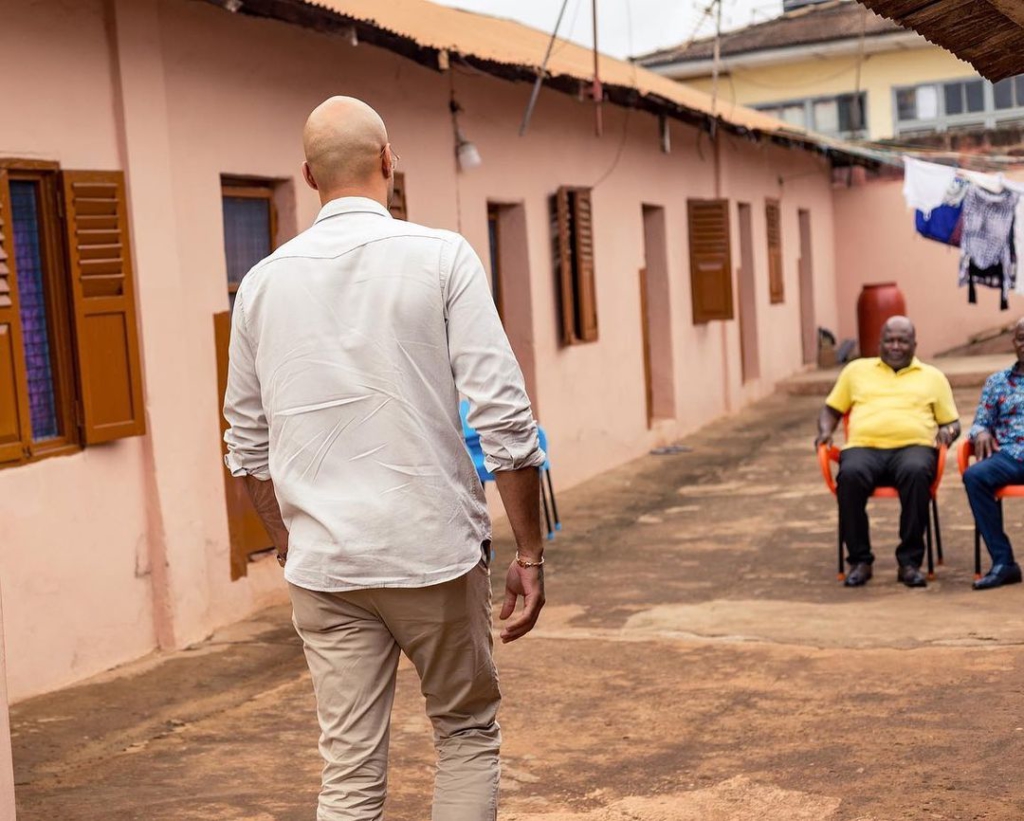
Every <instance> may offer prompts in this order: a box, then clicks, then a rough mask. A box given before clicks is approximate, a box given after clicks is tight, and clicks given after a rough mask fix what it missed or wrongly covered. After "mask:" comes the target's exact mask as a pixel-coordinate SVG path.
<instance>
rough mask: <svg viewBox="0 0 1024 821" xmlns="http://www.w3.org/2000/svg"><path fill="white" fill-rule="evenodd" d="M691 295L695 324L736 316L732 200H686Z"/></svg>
mask: <svg viewBox="0 0 1024 821" xmlns="http://www.w3.org/2000/svg"><path fill="white" fill-rule="evenodd" d="M686 209H687V218H688V219H687V222H688V225H687V228H688V234H689V239H690V298H691V300H692V303H693V321H694V323H695V324H701V323H704V322H711V321H712V320H716V319H732V318H733V306H732V251H731V244H730V243H731V240H730V236H729V201H728V200H689V201H687V203H686Z"/></svg>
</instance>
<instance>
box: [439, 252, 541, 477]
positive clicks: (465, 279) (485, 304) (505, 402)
mask: <svg viewBox="0 0 1024 821" xmlns="http://www.w3.org/2000/svg"><path fill="white" fill-rule="evenodd" d="M445 256H446V257H447V259H443V260H442V265H441V267H442V273H443V274H447V276H446V279H445V281H444V299H445V311H446V319H447V323H448V352H449V357H450V359H451V365H452V374H453V376H454V377H455V385H456V387H457V388H458V389H459V391H460V392H461V393H462V395H463V396H465V397H466V398H467V399H468V400H469V414H468V416H467V422H469V424H470V426H472V427H473V428H475V429H476V432H477V433H479V434H480V447H481V449H482V450H483V452H484V465H485V467H486V468H487V469H488V470H489V471H491V472H492V473H494V472H497V471H507V470H519V469H520V468H527V467H540V466H541V465H542V464H544V461H545V458H546V457H545V454H544V451H543V450H541V448H540V441H539V439H538V436H537V423H536V421H535V420H534V418H533V410H532V408H531V407H530V399H529V397H528V396H527V395H526V386H525V384H524V381H523V374H522V371H521V370H520V368H519V363H518V362H517V361H516V358H515V354H513V353H512V347H511V345H509V342H508V337H506V336H505V329H504V328H502V326H501V319H500V318H499V317H498V311H497V309H496V308H495V306H494V299H493V297H492V296H491V290H490V287H489V286H488V284H487V274H486V273H485V272H484V268H483V265H482V263H481V262H480V258H479V257H478V256H477V255H476V253H475V252H474V251H473V249H472V248H471V247H470V245H469V243H468V242H466V240H465V239H463V238H462V237H461V236H457V235H456V238H455V240H454V241H453V243H451V244H450V245H448V246H447V247H446V253H445Z"/></svg>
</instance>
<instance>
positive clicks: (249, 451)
mask: <svg viewBox="0 0 1024 821" xmlns="http://www.w3.org/2000/svg"><path fill="white" fill-rule="evenodd" d="M224 418H225V419H226V420H227V422H228V429H227V430H226V431H225V432H224V441H225V442H226V443H227V446H228V452H227V455H226V456H225V457H224V463H225V464H226V465H227V466H228V470H230V471H231V475H232V476H253V477H255V478H257V479H260V480H261V481H266V480H268V479H269V478H270V455H269V454H270V431H269V428H268V427H267V417H266V414H265V413H264V410H263V398H262V396H261V394H260V380H259V377H258V376H257V374H256V356H255V352H254V350H253V346H252V341H251V340H250V339H249V334H248V329H247V328H246V325H245V305H244V300H243V296H242V289H241V288H240V289H239V291H238V293H237V294H236V296H235V308H234V311H233V313H232V316H231V343H230V346H229V348H228V384H227V390H225V392H224Z"/></svg>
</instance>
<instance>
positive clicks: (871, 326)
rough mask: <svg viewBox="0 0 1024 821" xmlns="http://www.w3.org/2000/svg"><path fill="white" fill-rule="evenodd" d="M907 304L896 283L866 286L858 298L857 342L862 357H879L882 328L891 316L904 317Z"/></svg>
mask: <svg viewBox="0 0 1024 821" xmlns="http://www.w3.org/2000/svg"><path fill="white" fill-rule="evenodd" d="M906 313H907V303H906V302H905V301H904V299H903V292H902V291H900V289H899V288H898V287H897V286H896V283H895V282H879V283H876V284H874V285H865V286H864V287H863V288H862V289H861V292H860V296H859V297H858V298H857V341H858V343H859V344H860V355H861V356H878V343H879V341H880V339H881V336H882V326H883V325H884V324H885V321H886V320H887V319H888V318H889V317H891V316H904V315H906Z"/></svg>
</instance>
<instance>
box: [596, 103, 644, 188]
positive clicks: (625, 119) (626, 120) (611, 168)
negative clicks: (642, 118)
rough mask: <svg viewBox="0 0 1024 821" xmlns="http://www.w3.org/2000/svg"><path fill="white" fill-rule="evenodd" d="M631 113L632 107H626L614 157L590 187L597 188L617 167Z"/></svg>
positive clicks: (624, 144)
mask: <svg viewBox="0 0 1024 821" xmlns="http://www.w3.org/2000/svg"><path fill="white" fill-rule="evenodd" d="M632 113H633V109H632V108H627V109H626V114H625V116H624V117H623V118H622V136H621V137H620V138H619V146H618V148H616V149H615V159H614V160H612V164H611V165H610V166H609V167H608V170H607V171H605V172H604V173H603V174H602V175H601V176H600V177H599V178H598V180H597V182H595V183H594V184H593V185H592V186H590V187H591V188H592V189H593V188H597V187H598V186H599V185H600V184H601V183H603V182H604V181H605V180H606V179H608V178H609V177H610V176H611V175H612V172H614V171H615V169H616V168H618V165H619V160H621V159H622V149H623V148H625V146H626V136H627V134H628V132H629V115H630V114H632Z"/></svg>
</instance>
